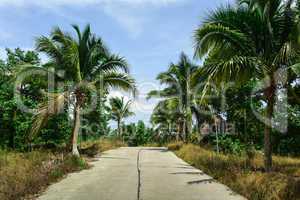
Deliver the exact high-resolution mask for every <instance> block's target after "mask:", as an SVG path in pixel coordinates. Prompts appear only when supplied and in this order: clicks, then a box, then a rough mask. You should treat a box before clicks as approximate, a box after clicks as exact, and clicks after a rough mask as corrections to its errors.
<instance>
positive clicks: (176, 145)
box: [167, 142, 184, 151]
mask: <svg viewBox="0 0 300 200" xmlns="http://www.w3.org/2000/svg"><path fill="white" fill-rule="evenodd" d="M183 145H184V143H183V142H172V143H170V144H168V145H167V148H168V149H169V150H170V151H177V150H179V149H181V147H183Z"/></svg>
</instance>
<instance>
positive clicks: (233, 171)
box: [172, 144, 300, 200]
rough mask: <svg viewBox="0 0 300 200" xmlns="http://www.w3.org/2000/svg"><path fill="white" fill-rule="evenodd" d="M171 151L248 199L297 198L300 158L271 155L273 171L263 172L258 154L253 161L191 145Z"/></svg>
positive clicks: (276, 199)
mask: <svg viewBox="0 0 300 200" xmlns="http://www.w3.org/2000/svg"><path fill="white" fill-rule="evenodd" d="M173 146H174V144H172V147H173ZM175 152H176V154H177V155H178V156H179V157H180V158H182V159H183V160H185V161H187V162H188V163H190V164H191V165H193V166H195V167H197V168H199V169H201V170H203V171H204V172H205V173H207V174H209V175H211V176H212V177H214V178H215V179H217V180H218V181H220V182H222V183H224V184H225V185H228V186H229V187H230V188H232V189H233V190H234V191H236V192H237V193H240V194H241V195H243V196H245V197H246V198H248V199H251V200H298V199H300V159H296V158H288V157H278V156H274V158H273V159H274V172H272V173H264V172H263V156H262V155H261V154H259V153H255V155H254V156H253V158H249V157H248V156H247V155H244V156H235V155H224V154H217V153H215V152H213V151H211V150H207V149H204V148H201V147H199V146H196V145H192V144H189V145H181V148H180V149H178V150H177V151H175Z"/></svg>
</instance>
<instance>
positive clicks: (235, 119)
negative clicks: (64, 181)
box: [0, 0, 300, 199]
mask: <svg viewBox="0 0 300 200" xmlns="http://www.w3.org/2000/svg"><path fill="white" fill-rule="evenodd" d="M299 27H300V3H299V2H298V1H293V0H272V1H271V0H264V1H261V0H238V1H237V2H236V3H234V4H232V5H227V6H221V7H219V8H217V9H216V10H214V11H213V12H211V14H210V15H208V16H207V17H206V20H204V21H203V22H202V24H201V25H200V26H199V27H198V28H197V30H196V31H195V33H194V43H195V45H194V52H195V56H194V60H193V59H191V58H189V57H188V56H187V55H186V54H185V53H182V54H181V55H180V57H179V60H178V62H174V63H171V64H170V65H169V67H168V69H167V70H166V71H165V72H161V73H160V74H159V75H158V76H157V80H158V81H159V82H160V83H161V84H162V85H163V86H164V89H162V90H160V91H157V90H156V91H151V92H149V95H148V98H159V99H160V102H159V103H158V104H157V106H156V107H155V109H154V110H153V113H152V115H151V124H152V127H147V125H146V124H145V122H143V121H139V122H137V123H131V124H126V123H125V122H126V121H125V119H126V118H128V117H130V116H132V115H134V113H133V112H132V111H131V104H132V101H133V99H131V100H128V101H126V100H125V98H119V97H112V98H108V97H109V94H110V92H111V90H112V89H121V90H125V91H127V92H130V93H132V94H133V96H135V95H136V94H137V93H136V92H137V91H136V83H135V80H134V78H133V77H131V75H130V73H129V65H128V63H127V61H126V59H125V58H123V57H120V56H119V55H116V54H113V53H112V52H111V51H110V50H109V49H108V48H107V47H106V46H105V44H104V42H103V41H102V39H101V38H100V37H98V36H97V35H95V34H94V33H92V31H91V28H90V26H86V27H85V28H84V29H83V30H80V28H79V27H78V26H76V25H75V26H73V29H74V32H73V33H66V32H64V31H62V30H61V29H60V28H54V29H53V31H52V32H51V33H50V35H49V36H41V37H39V38H37V40H36V50H34V51H23V50H22V49H19V48H16V49H7V50H6V52H7V58H6V60H0V133H1V134H0V149H2V150H1V151H0V174H1V176H0V182H1V183H3V182H4V186H3V184H2V187H0V192H1V191H2V193H0V198H1V199H2V198H3V199H5V198H7V199H17V198H20V196H24V195H25V194H29V193H30V194H33V193H36V192H37V191H39V190H40V189H41V187H42V186H45V185H46V184H47V183H49V182H52V181H54V180H57V179H58V178H59V177H61V176H63V175H64V174H65V173H68V172H71V171H74V170H78V169H83V168H86V167H87V166H88V165H87V164H86V163H85V161H84V160H83V159H81V158H80V157H79V155H80V153H81V154H84V155H88V156H93V155H95V154H97V153H99V152H100V151H103V150H106V149H110V148H114V147H118V146H121V145H124V143H127V144H128V145H129V146H141V145H149V144H150V143H151V144H152V145H165V144H167V143H170V142H172V141H175V140H176V141H177V143H175V144H172V145H169V147H170V149H171V150H175V151H176V153H177V154H178V155H179V156H180V157H182V158H183V159H185V160H187V161H188V162H190V163H191V164H193V165H195V166H196V167H199V168H201V169H203V170H204V171H205V172H206V173H209V174H211V175H212V176H213V177H214V178H216V179H218V180H220V181H222V182H224V183H226V184H228V185H230V186H231V187H232V188H233V189H235V190H236V191H237V192H240V193H242V194H243V195H245V196H247V197H248V198H250V199H296V198H299V190H300V189H299V185H300V182H299V176H300V175H299V166H300V164H299V159H297V158H296V157H297V156H300V135H299V130H300V98H299V94H300V77H299V74H300V73H299V72H300V67H299V66H300V64H299V63H300V39H299V38H300V37H299V36H300V28H299ZM40 53H43V54H46V55H47V60H46V62H42V61H41V59H40V56H39V54H40ZM199 59H201V60H202V61H203V62H202V64H201V65H199V64H197V61H198V60H199ZM112 121H114V122H115V123H116V124H117V127H116V129H114V128H112V127H111V126H110V122H112ZM100 138H101V140H99V139H100ZM103 138H109V139H110V140H103ZM119 140H120V141H122V143H120V142H119ZM99 141H100V142H99ZM103 141H106V142H103ZM184 143H193V144H190V145H185V144H184ZM107 144H108V145H107ZM106 145H107V146H108V147H107V148H106ZM78 146H79V148H78ZM199 146H201V147H199ZM67 152H72V154H73V156H70V155H68V153H67ZM274 154H275V156H274ZM61 155H63V159H61ZM272 155H273V156H272ZM281 156H285V157H281ZM290 157H295V158H290ZM272 158H273V159H272ZM51 160H52V161H51ZM273 161H274V163H273ZM17 162H22V163H24V167H23V166H22V167H21V168H17V167H15V165H16V163H17ZM48 162H50V163H52V162H54V164H53V165H52V164H51V166H50V167H51V169H48V170H46V171H43V170H42V169H44V168H45V163H48ZM46 167H47V166H46ZM232 171H234V172H236V173H230V172H232ZM33 172H37V173H38V174H39V176H36V177H34V176H32V179H31V178H28V177H30V176H31V175H32V173H33ZM265 172H269V173H271V174H268V173H265ZM19 173H21V174H24V176H17V177H15V178H13V176H12V174H19ZM16 182H20V183H22V184H20V185H19V187H20V188H19V189H16V188H15V187H13V186H14V185H16ZM40 182H43V184H39V183H40ZM273 182H276V183H278V182H280V183H281V184H279V185H280V186H278V185H276V184H275V183H273ZM270 183H272V184H270ZM35 184H36V187H26V185H30V186H33V185H35ZM28 188H29V189H28ZM249 188H250V190H249ZM14 190H17V192H18V193H15V194H13V192H12V191H14ZM5 192H6V193H5ZM247 192H249V193H247ZM4 193H5V194H4ZM1 195H5V197H4V196H3V197H2V196H1Z"/></svg>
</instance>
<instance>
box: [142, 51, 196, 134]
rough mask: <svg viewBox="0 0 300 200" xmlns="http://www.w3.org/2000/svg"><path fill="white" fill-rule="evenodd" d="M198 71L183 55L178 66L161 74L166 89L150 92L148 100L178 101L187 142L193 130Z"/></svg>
mask: <svg viewBox="0 0 300 200" xmlns="http://www.w3.org/2000/svg"><path fill="white" fill-rule="evenodd" d="M196 71H197V66H196V65H195V64H193V63H192V62H191V61H190V60H189V58H188V57H187V56H186V55H185V54H184V53H182V54H181V56H180V60H179V62H178V63H177V64H174V63H171V64H170V66H169V69H168V71H167V72H163V73H160V74H159V75H158V76H157V80H159V81H160V83H161V84H166V88H165V89H163V90H161V91H150V92H149V94H148V98H153V97H158V98H164V99H165V100H170V99H173V100H174V101H177V102H178V103H177V105H178V107H177V109H178V112H177V113H181V114H183V115H184V118H183V120H181V121H180V124H182V126H183V127H182V129H181V131H182V134H183V135H184V138H185V140H187V139H188V134H189V133H190V132H191V129H192V110H191V105H192V104H193V96H194V91H193V88H194V85H192V84H193V83H196V81H194V80H193V79H194V76H193V75H194V74H195V72H196Z"/></svg>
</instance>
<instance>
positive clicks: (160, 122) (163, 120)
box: [151, 99, 184, 140]
mask: <svg viewBox="0 0 300 200" xmlns="http://www.w3.org/2000/svg"><path fill="white" fill-rule="evenodd" d="M177 108H178V101H177V100H176V99H166V100H163V101H160V102H159V103H158V104H157V105H156V107H155V108H154V110H153V112H152V114H151V123H152V125H153V126H154V127H155V131H156V132H158V133H159V134H160V135H161V134H164V135H165V136H173V134H174V130H175V129H177V135H176V139H177V140H178V139H179V138H178V136H180V135H179V133H182V132H181V130H180V128H181V127H182V126H179V125H178V124H180V121H182V120H181V119H183V117H184V116H182V115H181V113H178V112H176V110H178V109H177ZM174 110H175V111H174ZM179 127H180V128H179ZM182 139H184V138H182Z"/></svg>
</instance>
